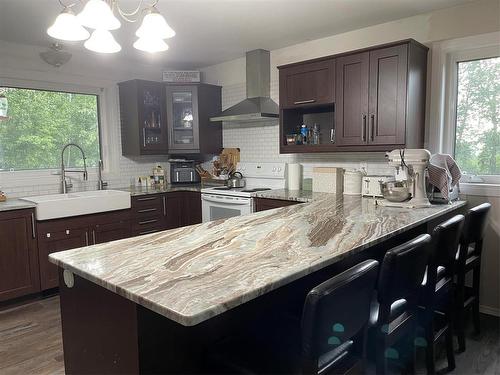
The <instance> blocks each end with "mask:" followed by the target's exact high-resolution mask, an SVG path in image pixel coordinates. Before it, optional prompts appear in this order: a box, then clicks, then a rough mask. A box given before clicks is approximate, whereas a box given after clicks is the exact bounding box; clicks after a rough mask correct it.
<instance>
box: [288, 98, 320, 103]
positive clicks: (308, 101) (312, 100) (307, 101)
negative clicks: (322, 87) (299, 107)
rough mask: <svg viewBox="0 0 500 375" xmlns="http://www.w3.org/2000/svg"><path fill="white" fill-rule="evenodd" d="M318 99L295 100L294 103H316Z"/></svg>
mask: <svg viewBox="0 0 500 375" xmlns="http://www.w3.org/2000/svg"><path fill="white" fill-rule="evenodd" d="M315 101H316V99H309V100H299V101H296V102H293V104H308V103H314V102H315Z"/></svg>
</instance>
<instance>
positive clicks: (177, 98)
mask: <svg viewBox="0 0 500 375" xmlns="http://www.w3.org/2000/svg"><path fill="white" fill-rule="evenodd" d="M221 95H222V94H221V87H219V86H214V85H207V84H197V85H193V84H190V85H187V84H186V85H175V86H172V85H167V86H166V104H167V126H168V140H169V141H168V151H169V153H171V154H199V153H202V154H215V153H219V152H220V149H221V148H222V124H221V123H220V122H210V117H213V116H215V115H217V114H218V113H220V111H221V103H222V102H221V100H222V99H221Z"/></svg>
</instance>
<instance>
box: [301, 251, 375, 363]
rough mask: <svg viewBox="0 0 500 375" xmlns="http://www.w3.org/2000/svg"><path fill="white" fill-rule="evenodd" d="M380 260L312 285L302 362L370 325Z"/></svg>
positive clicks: (304, 324) (313, 359) (314, 358)
mask: <svg viewBox="0 0 500 375" xmlns="http://www.w3.org/2000/svg"><path fill="white" fill-rule="evenodd" d="M377 275H378V262H377V261H376V260H367V261H364V262H362V263H359V264H358V265H356V266H354V267H352V268H350V269H348V270H347V271H344V272H342V273H341V274H339V275H337V276H335V277H332V278H331V279H329V280H328V281H325V282H324V283H322V284H320V285H318V286H317V287H315V288H313V289H312V290H311V291H310V292H309V294H308V295H307V298H306V301H305V304H304V310H303V314H302V322H301V324H302V356H303V362H305V363H307V362H309V363H313V362H314V363H315V364H317V361H318V359H319V357H320V356H322V355H323V354H326V353H328V352H331V351H332V350H335V349H336V348H337V347H339V346H341V345H342V344H345V343H346V342H348V341H349V340H351V339H352V338H353V337H355V336H356V335H357V334H359V333H360V332H361V331H362V330H363V328H364V327H365V326H366V325H367V322H368V319H369V315H370V314H369V312H370V301H371V298H372V296H373V293H374V290H375V284H376V281H377ZM308 367H309V366H308Z"/></svg>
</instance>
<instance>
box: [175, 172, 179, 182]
mask: <svg viewBox="0 0 500 375" xmlns="http://www.w3.org/2000/svg"><path fill="white" fill-rule="evenodd" d="M175 182H179V172H175Z"/></svg>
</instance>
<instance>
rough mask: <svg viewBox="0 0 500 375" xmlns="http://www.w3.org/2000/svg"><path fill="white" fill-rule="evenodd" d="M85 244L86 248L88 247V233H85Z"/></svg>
mask: <svg viewBox="0 0 500 375" xmlns="http://www.w3.org/2000/svg"><path fill="white" fill-rule="evenodd" d="M85 243H86V246H89V232H85Z"/></svg>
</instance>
